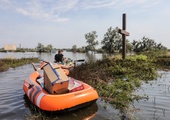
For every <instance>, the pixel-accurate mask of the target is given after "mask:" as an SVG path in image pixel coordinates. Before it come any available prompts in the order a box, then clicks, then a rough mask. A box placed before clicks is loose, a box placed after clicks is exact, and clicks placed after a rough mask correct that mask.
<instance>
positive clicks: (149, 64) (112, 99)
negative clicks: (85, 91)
mask: <svg viewBox="0 0 170 120" xmlns="http://www.w3.org/2000/svg"><path fill="white" fill-rule="evenodd" d="M151 55H152V56H151ZM151 55H150V54H147V55H144V54H140V55H135V56H127V58H126V59H125V60H122V59H120V58H118V57H113V58H106V59H103V60H98V61H96V62H93V63H92V62H87V63H84V64H82V65H80V66H77V67H76V68H75V69H74V71H72V72H71V74H70V76H72V77H74V78H76V79H80V80H84V81H85V82H87V83H88V84H90V85H92V86H94V87H95V88H96V89H97V91H98V93H99V95H100V97H101V98H102V99H103V100H105V101H106V102H109V103H111V104H113V106H114V107H115V108H116V109H119V110H120V111H121V112H123V113H126V112H127V110H128V107H129V105H130V104H133V101H134V100H139V99H142V98H145V99H147V97H146V96H138V95H134V94H133V92H134V91H135V90H136V89H137V88H140V86H141V83H142V82H148V81H150V80H155V79H157V78H158V77H159V74H158V72H157V71H158V69H164V68H166V69H167V65H170V57H168V56H166V57H165V56H157V54H156V53H155V54H151ZM162 61H163V62H162Z"/></svg>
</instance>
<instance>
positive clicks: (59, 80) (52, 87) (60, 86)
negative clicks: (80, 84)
mask: <svg viewBox="0 0 170 120" xmlns="http://www.w3.org/2000/svg"><path fill="white" fill-rule="evenodd" d="M43 70H44V89H45V90H46V91H47V92H49V93H50V94H62V93H67V92H68V83H69V82H68V76H67V75H66V74H65V73H64V71H63V70H62V69H61V67H60V66H59V65H58V64H55V65H53V66H52V65H51V64H50V63H47V64H46V65H45V66H44V67H43Z"/></svg>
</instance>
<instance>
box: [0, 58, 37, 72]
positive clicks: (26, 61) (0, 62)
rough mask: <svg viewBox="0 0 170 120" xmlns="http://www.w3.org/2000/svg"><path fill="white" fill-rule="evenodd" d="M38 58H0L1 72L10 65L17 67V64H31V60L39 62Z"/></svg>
mask: <svg viewBox="0 0 170 120" xmlns="http://www.w3.org/2000/svg"><path fill="white" fill-rule="evenodd" d="M38 61H39V59H38V58H20V59H11V58H4V59H0V65H1V66H0V72H3V71H7V70H8V69H9V68H10V67H11V68H15V67H17V66H22V65H25V64H29V63H31V62H38Z"/></svg>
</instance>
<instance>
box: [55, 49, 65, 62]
mask: <svg viewBox="0 0 170 120" xmlns="http://www.w3.org/2000/svg"><path fill="white" fill-rule="evenodd" d="M54 59H55V62H56V63H60V64H63V61H64V55H63V51H62V50H58V54H55V56H54Z"/></svg>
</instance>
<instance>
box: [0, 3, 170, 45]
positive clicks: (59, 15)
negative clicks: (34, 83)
mask: <svg viewBox="0 0 170 120" xmlns="http://www.w3.org/2000/svg"><path fill="white" fill-rule="evenodd" d="M123 13H126V20H127V26H126V29H127V31H128V32H129V33H130V36H128V37H127V39H129V40H130V42H132V41H133V40H141V39H142V37H143V36H145V37H148V38H150V39H154V40H155V41H156V43H162V44H163V45H164V46H166V47H167V48H170V37H169V35H170V30H169V29H170V0H0V48H2V47H3V46H4V45H5V44H15V45H17V47H19V45H20V44H21V46H22V47H24V48H25V47H28V48H35V47H36V46H37V44H38V43H42V44H44V45H45V46H46V45H48V44H52V45H53V47H55V48H72V46H73V45H77V47H82V46H86V45H87V43H86V39H85V37H84V35H85V34H86V33H89V32H91V31H96V32H97V35H98V38H97V40H98V41H99V43H101V40H102V39H103V36H104V34H105V33H106V32H107V29H108V28H109V27H113V28H115V27H119V28H122V14H123Z"/></svg>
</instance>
